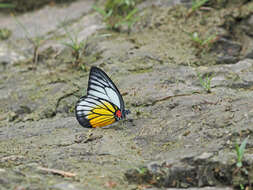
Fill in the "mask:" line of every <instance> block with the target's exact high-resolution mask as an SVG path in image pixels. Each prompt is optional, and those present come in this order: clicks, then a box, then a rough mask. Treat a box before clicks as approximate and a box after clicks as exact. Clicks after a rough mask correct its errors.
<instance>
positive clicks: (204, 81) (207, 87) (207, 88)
mask: <svg viewBox="0 0 253 190" xmlns="http://www.w3.org/2000/svg"><path fill="white" fill-rule="evenodd" d="M197 75H198V78H199V81H200V84H201V86H202V87H203V88H204V89H205V91H206V92H207V93H211V80H212V75H210V76H209V75H206V78H205V79H203V77H202V76H201V74H200V73H199V72H197Z"/></svg>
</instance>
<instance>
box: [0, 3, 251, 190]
mask: <svg viewBox="0 0 253 190" xmlns="http://www.w3.org/2000/svg"><path fill="white" fill-rule="evenodd" d="M166 2H167V1H159V2H158V1H144V2H143V3H142V4H140V5H138V6H140V7H142V8H143V9H141V11H140V13H139V14H140V20H139V21H138V22H137V23H136V24H135V26H134V28H133V30H132V33H130V34H129V35H128V34H125V33H114V32H112V31H109V30H106V24H105V23H103V21H102V18H101V17H100V16H99V15H98V14H97V13H95V12H94V11H93V10H92V5H93V4H94V3H95V1H76V2H74V3H72V4H70V5H68V6H66V7H64V6H63V7H58V6H56V7H54V6H53V7H44V8H42V9H40V10H38V11H35V12H29V13H25V14H23V15H19V16H17V19H19V20H20V21H22V23H23V24H24V26H25V27H27V29H29V32H30V33H31V36H32V37H33V38H34V37H35V38H36V37H43V39H44V40H43V43H41V44H40V45H39V51H38V54H39V56H38V62H37V64H34V63H33V62H32V59H33V50H34V47H33V46H32V44H31V43H29V41H27V39H25V36H24V31H22V28H20V27H19V26H18V25H17V23H16V22H15V20H13V17H11V16H8V15H4V16H0V22H1V27H5V28H8V29H9V30H11V32H12V35H11V36H10V37H9V39H7V40H5V41H1V42H2V43H1V44H0V187H1V188H0V189H1V190H2V189H3V190H5V189H6V190H7V189H43V190H44V189H59V190H79V189H87V190H95V189H119V190H122V189H125V190H132V189H138V190H139V189H140V190H141V189H154V190H156V189H175V188H177V189H180V188H186V187H187V188H189V189H192V190H193V189H200V190H201V189H203V190H216V189H217V190H219V189H227V190H229V189H232V188H230V187H240V185H244V186H245V187H246V186H248V185H249V182H250V183H253V178H252V176H253V174H252V172H253V168H252V163H253V160H252V147H253V146H252V145H253V140H252V124H253V98H252V97H253V91H252V89H253V69H252V68H253V59H250V58H251V57H250V56H245V55H246V53H247V52H248V50H247V49H248V48H249V47H250V45H249V44H250V43H251V41H252V38H251V37H252V36H251V34H250V33H249V32H247V31H248V30H247V28H246V29H245V28H244V29H243V27H238V28H236V29H234V30H235V33H234V34H233V35H234V36H236V34H237V33H236V31H237V30H239V29H240V28H241V29H242V31H245V33H244V34H243V35H245V36H247V39H249V44H246V43H244V42H245V41H244V40H245V39H246V37H245V39H244V38H243V39H240V38H234V39H233V40H231V39H230V38H228V36H227V35H230V33H229V32H230V31H229V28H226V27H225V26H227V25H228V23H229V22H228V21H231V20H230V19H231V18H230V17H229V15H230V16H231V15H233V19H232V21H233V22H234V21H236V18H240V19H242V21H241V24H242V25H243V24H244V23H251V17H252V16H250V15H252V12H247V11H246V10H247V7H251V6H252V2H248V3H247V4H244V5H242V6H240V7H237V8H236V9H230V8H229V6H228V8H220V9H217V10H216V9H210V10H208V11H202V10H199V11H196V12H195V13H192V14H191V16H189V15H188V14H187V13H188V11H189V10H188V9H187V8H186V7H185V6H182V5H175V4H178V3H180V2H179V1H173V2H171V3H169V4H168V3H166ZM185 2H186V1H185ZM172 5H175V6H173V7H170V6H172ZM184 5H185V4H184ZM240 10H244V12H243V14H244V15H240V14H236V13H238V12H240ZM237 11H238V12H237ZM66 13H68V17H67V18H66V17H65V16H66ZM70 13H73V14H70ZM41 15H42V19H36V18H38V17H39V16H41ZM224 15H227V17H224ZM49 17H53V19H54V22H51V20H50V19H49ZM64 18H66V20H64ZM226 19H227V20H226ZM243 20H244V21H243ZM63 21H64V22H65V21H66V22H67V23H68V24H67V25H65V26H66V27H65V28H64V27H63V26H62V25H61V22H63ZM186 21H187V22H186ZM232 21H231V22H232ZM237 21H238V20H237ZM233 22H232V23H233ZM2 23H3V25H2ZM34 23H36V24H34ZM205 23H206V24H205ZM36 28H39V32H38V33H37V31H36ZM217 28H219V31H220V33H219V35H221V34H222V35H221V36H222V38H217V39H215V40H214V42H213V43H211V44H212V45H213V47H207V46H199V44H198V45H197V44H196V42H194V41H193V40H192V38H191V37H190V35H189V34H191V33H193V32H194V31H195V30H196V29H198V34H200V36H201V37H208V36H210V35H211V33H212V31H213V30H214V29H217ZM21 31H22V32H21ZM69 31H70V33H69ZM209 33H210V34H209ZM70 34H71V35H76V37H77V39H78V41H79V42H82V41H83V42H85V46H84V49H83V50H82V54H81V55H82V59H81V63H82V64H83V65H84V66H85V67H87V69H88V70H89V68H90V67H91V66H98V67H100V68H102V69H103V70H104V71H105V72H106V73H107V74H108V75H109V76H110V77H111V78H112V80H113V81H114V82H115V84H117V86H118V88H119V90H120V92H121V93H122V95H123V98H124V100H125V104H126V108H127V109H130V110H131V114H130V115H129V116H128V118H127V119H126V120H124V121H121V122H118V123H115V124H113V125H112V126H110V127H107V128H102V129H92V130H91V131H90V130H89V129H86V128H82V127H81V126H80V125H79V124H78V122H77V121H76V119H75V117H74V106H75V103H76V101H77V100H78V99H79V98H80V97H81V96H82V95H84V94H85V93H86V88H87V80H88V72H85V71H84V69H83V68H82V67H79V65H74V64H73V63H72V60H73V57H72V55H73V54H72V52H71V49H70V48H68V47H66V46H65V45H64V44H63V42H70V38H69V35H70ZM246 50H247V51H246ZM245 52H246V53H245ZM221 54H222V56H221V58H222V59H223V61H221V62H219V61H217V60H219V55H221ZM227 56H230V57H229V59H226V61H224V60H225V58H227ZM231 57H232V58H233V59H230V58H231ZM245 57H248V58H247V59H245ZM206 80H210V86H209V87H210V89H209V90H208V89H207V88H208V81H206ZM201 81H202V83H201ZM203 81H204V83H203ZM208 92H209V93H208ZM246 137H249V139H248V143H247V146H246V150H245V155H244V158H243V168H241V169H238V168H236V162H237V157H236V151H235V143H239V144H240V143H241V142H242V141H243V140H244V139H245V138H246ZM41 167H44V168H48V169H53V170H56V172H52V170H50V171H48V172H46V171H42V170H40V168H41ZM66 172H67V173H66ZM68 172H69V173H70V174H73V175H75V176H74V177H70V176H68V175H67V174H68ZM210 186H214V187H210Z"/></svg>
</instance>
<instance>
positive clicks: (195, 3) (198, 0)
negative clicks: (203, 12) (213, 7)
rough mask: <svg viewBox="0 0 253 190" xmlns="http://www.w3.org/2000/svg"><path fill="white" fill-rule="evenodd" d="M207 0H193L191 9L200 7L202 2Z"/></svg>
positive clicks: (194, 9) (204, 2)
mask: <svg viewBox="0 0 253 190" xmlns="http://www.w3.org/2000/svg"><path fill="white" fill-rule="evenodd" d="M208 1H209V0H195V1H193V2H192V7H191V9H192V11H193V12H194V11H196V10H198V9H199V8H200V7H202V6H203V5H204V4H206V3H207V2H208Z"/></svg>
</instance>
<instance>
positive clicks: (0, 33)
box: [0, 28, 11, 40]
mask: <svg viewBox="0 0 253 190" xmlns="http://www.w3.org/2000/svg"><path fill="white" fill-rule="evenodd" d="M10 35H11V31H10V30H8V29H7V28H2V29H0V40H6V39H8V38H9V37H10Z"/></svg>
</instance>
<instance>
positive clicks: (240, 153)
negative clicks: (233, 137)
mask: <svg viewBox="0 0 253 190" xmlns="http://www.w3.org/2000/svg"><path fill="white" fill-rule="evenodd" d="M247 141H248V137H247V138H246V139H244V141H243V142H242V144H241V145H240V147H239V145H238V144H237V143H236V144H235V150H236V155H237V162H236V166H237V168H241V167H242V166H243V165H242V159H243V155H244V151H245V148H246V145H247Z"/></svg>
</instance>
